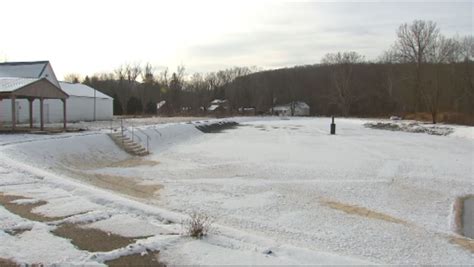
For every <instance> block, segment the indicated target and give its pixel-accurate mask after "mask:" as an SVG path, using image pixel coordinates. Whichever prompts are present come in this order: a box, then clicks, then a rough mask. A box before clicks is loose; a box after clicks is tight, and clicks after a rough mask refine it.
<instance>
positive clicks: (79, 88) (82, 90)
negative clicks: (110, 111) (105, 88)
mask: <svg viewBox="0 0 474 267" xmlns="http://www.w3.org/2000/svg"><path fill="white" fill-rule="evenodd" d="M59 85H60V86H61V89H62V90H63V91H64V92H66V93H67V94H68V95H69V96H82V97H94V91H95V97H96V98H107V99H111V97H110V96H108V95H106V94H104V93H101V92H100V91H98V90H95V89H94V88H92V87H89V86H87V85H85V84H82V83H69V82H59Z"/></svg>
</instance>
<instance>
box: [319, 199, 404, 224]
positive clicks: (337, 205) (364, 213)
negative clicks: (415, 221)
mask: <svg viewBox="0 0 474 267" xmlns="http://www.w3.org/2000/svg"><path fill="white" fill-rule="evenodd" d="M322 203H323V204H324V205H325V206H328V207H330V208H332V209H335V210H340V211H343V212H345V213H348V214H354V215H358V216H361V217H366V218H371V219H377V220H382V221H386V222H392V223H399V224H407V223H406V222H405V221H403V220H400V219H397V218H394V217H392V216H390V215H387V214H383V213H380V212H376V211H372V210H369V209H367V208H364V207H359V206H355V205H350V204H345V203H341V202H337V201H322Z"/></svg>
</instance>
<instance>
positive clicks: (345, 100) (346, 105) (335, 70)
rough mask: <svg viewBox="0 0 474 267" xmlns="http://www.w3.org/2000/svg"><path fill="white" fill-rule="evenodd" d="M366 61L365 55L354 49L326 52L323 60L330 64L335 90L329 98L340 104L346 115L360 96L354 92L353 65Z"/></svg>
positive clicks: (324, 63) (323, 62)
mask: <svg viewBox="0 0 474 267" xmlns="http://www.w3.org/2000/svg"><path fill="white" fill-rule="evenodd" d="M364 61H365V58H364V56H362V55H360V54H358V53H357V52H354V51H351V52H343V53H341V52H338V53H333V54H326V55H325V56H324V57H323V59H322V60H321V63H322V64H323V65H329V66H330V73H331V74H330V75H331V84H332V86H333V90H331V94H330V95H329V98H330V100H331V102H333V103H334V104H337V105H338V107H339V108H340V109H341V111H342V114H343V115H344V116H347V115H349V112H350V110H351V107H352V105H353V104H354V102H355V101H356V100H357V98H358V96H357V95H356V94H355V92H354V85H353V66H354V64H360V63H363V62H364Z"/></svg>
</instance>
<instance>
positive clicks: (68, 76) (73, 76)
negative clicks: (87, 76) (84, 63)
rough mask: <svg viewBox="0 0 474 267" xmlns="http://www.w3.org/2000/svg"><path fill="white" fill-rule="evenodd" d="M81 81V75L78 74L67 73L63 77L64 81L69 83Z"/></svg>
mask: <svg viewBox="0 0 474 267" xmlns="http://www.w3.org/2000/svg"><path fill="white" fill-rule="evenodd" d="M81 80H82V78H81V75H80V74H78V73H69V74H66V75H65V76H64V81H66V82H70V83H80V82H81Z"/></svg>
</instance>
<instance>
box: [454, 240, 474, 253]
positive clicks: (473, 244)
mask: <svg viewBox="0 0 474 267" xmlns="http://www.w3.org/2000/svg"><path fill="white" fill-rule="evenodd" d="M450 242H451V243H453V244H457V245H459V246H461V247H462V248H464V249H466V250H469V251H470V252H471V253H474V240H472V239H468V238H464V237H459V236H451V238H450Z"/></svg>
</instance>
